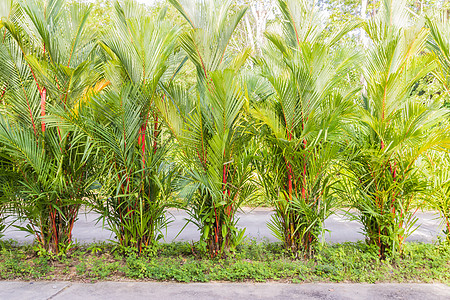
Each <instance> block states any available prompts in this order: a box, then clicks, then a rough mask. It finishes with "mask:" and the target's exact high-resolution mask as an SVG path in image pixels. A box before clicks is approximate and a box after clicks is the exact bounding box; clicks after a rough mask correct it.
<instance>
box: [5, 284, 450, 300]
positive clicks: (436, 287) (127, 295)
mask: <svg viewBox="0 0 450 300" xmlns="http://www.w3.org/2000/svg"><path fill="white" fill-rule="evenodd" d="M0 299H11V300H15V299H20V300H28V299H30V300H31V299H32V300H41V299H42V300H43V299H54V300H58V299H61V300H62V299H65V300H77V299H80V300H89V299H96V300H97V299H108V300H115V299H133V300H134V299H158V300H163V299H183V300H190V299H193V300H204V299H215V300H221V299H231V300H238V299H277V300H283V299H376V300H384V299H386V300H388V299H389V300H391V299H408V300H425V299H433V300H435V299H436V300H438V299H450V287H448V286H446V285H443V284H391V283H390V284H345V283H340V284H335V283H331V284H327V283H312V284H285V283H273V282H270V283H221V282H212V283H189V284H183V283H168V282H98V283H94V284H89V283H70V282H12V281H3V282H0Z"/></svg>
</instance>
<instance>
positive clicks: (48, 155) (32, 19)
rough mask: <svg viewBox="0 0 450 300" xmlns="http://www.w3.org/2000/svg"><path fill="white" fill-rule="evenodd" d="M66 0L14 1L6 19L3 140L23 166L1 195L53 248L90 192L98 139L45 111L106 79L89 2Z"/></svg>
mask: <svg viewBox="0 0 450 300" xmlns="http://www.w3.org/2000/svg"><path fill="white" fill-rule="evenodd" d="M64 4H65V2H64V1H60V0H55V1H48V2H46V3H43V2H41V1H32V0H30V1H24V2H14V3H13V4H12V5H11V6H10V11H9V18H5V19H2V23H1V24H2V27H4V28H3V39H2V42H1V44H0V65H1V72H0V82H1V83H0V85H1V86H2V87H3V94H2V105H4V107H5V108H6V109H5V112H4V113H2V114H1V116H0V143H2V145H3V146H2V151H3V154H4V155H2V159H5V158H6V159H7V160H9V161H10V162H11V165H12V169H13V171H14V172H16V173H17V174H18V178H17V183H18V184H16V185H9V186H8V188H3V189H2V195H1V196H2V198H4V199H7V200H8V201H10V204H11V206H13V207H14V210H15V212H16V213H17V214H18V215H19V216H20V218H24V219H26V220H27V221H28V222H29V225H27V226H25V227H23V226H22V227H21V230H24V231H27V232H29V233H30V234H32V235H35V236H36V239H37V240H38V242H39V243H40V244H41V245H42V247H44V248H45V249H46V250H48V251H50V252H52V253H58V251H59V249H60V248H61V247H62V248H66V247H67V245H68V244H70V242H71V231H72V228H73V223H74V222H75V220H76V218H77V214H78V209H79V207H80V204H81V200H82V198H84V197H90V195H91V183H92V177H91V176H89V175H90V173H89V169H90V165H91V163H92V161H91V160H90V159H89V158H90V153H91V151H92V148H91V146H92V144H91V143H90V141H89V140H86V139H84V138H83V136H82V135H80V132H78V131H70V130H64V129H62V128H60V127H59V126H58V124H54V126H52V125H50V124H48V123H47V120H46V118H47V117H48V115H49V107H59V108H60V109H62V110H64V109H67V108H69V107H72V106H74V105H76V103H77V102H78V101H80V100H81V99H82V98H83V97H84V96H85V94H86V91H87V90H88V89H89V87H90V86H91V85H93V84H95V83H96V82H97V81H98V79H99V75H98V72H97V71H96V70H95V65H94V64H93V62H92V61H91V58H92V56H91V53H92V51H93V47H94V36H93V35H92V34H91V32H87V31H85V30H84V24H85V22H86V19H87V18H88V16H89V11H90V9H89V7H88V6H85V5H81V4H74V5H70V6H65V5H64ZM44 12H45V13H44ZM10 168H11V167H10ZM3 187H4V186H3Z"/></svg>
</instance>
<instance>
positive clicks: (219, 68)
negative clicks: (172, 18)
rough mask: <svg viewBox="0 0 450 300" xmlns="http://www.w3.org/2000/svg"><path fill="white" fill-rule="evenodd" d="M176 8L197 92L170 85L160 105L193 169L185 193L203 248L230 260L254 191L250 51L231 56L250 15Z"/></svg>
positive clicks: (227, 6) (210, 6) (224, 8)
mask: <svg viewBox="0 0 450 300" xmlns="http://www.w3.org/2000/svg"><path fill="white" fill-rule="evenodd" d="M170 2H171V3H172V5H174V7H175V8H176V9H178V10H179V12H180V13H181V14H182V15H183V17H184V18H185V19H186V20H187V22H188V23H189V26H190V27H191V28H190V29H187V30H186V31H185V32H184V33H182V34H181V36H180V43H181V47H182V49H183V50H184V51H185V53H186V54H187V56H188V57H189V58H190V60H191V62H192V63H193V64H194V66H195V68H196V71H197V83H196V85H195V87H194V88H193V89H192V90H185V89H182V88H180V87H177V86H176V85H173V84H170V85H166V91H167V97H166V98H165V99H162V101H159V103H158V107H159V111H160V112H161V114H162V116H163V117H164V120H165V122H166V123H167V125H168V127H169V128H170V130H171V132H172V134H173V135H174V136H175V138H176V139H177V142H178V145H179V146H178V147H179V151H180V153H179V157H180V159H179V160H180V164H181V165H182V166H183V167H184V170H185V173H184V176H183V178H182V179H181V180H180V181H179V185H180V187H181V194H180V195H182V196H186V197H187V199H188V205H189V209H190V211H189V212H190V214H191V217H192V218H191V221H192V222H194V223H195V224H196V225H197V226H198V228H199V229H200V235H201V236H200V246H201V247H202V248H203V249H205V250H207V251H208V252H209V254H210V255H211V256H222V255H225V254H226V253H227V252H228V251H233V250H234V248H235V247H236V245H237V244H238V243H239V242H240V241H241V240H242V238H243V235H244V231H243V230H238V229H237V227H236V222H237V220H236V218H235V213H236V211H237V210H238V209H239V206H240V204H241V203H242V200H243V199H245V198H246V197H247V196H248V195H249V194H250V193H251V191H252V189H253V185H252V184H250V181H251V177H252V173H251V172H252V168H251V164H250V162H251V153H249V151H248V149H246V148H245V145H246V144H247V141H248V139H249V135H248V134H247V132H246V122H245V114H244V112H243V106H244V103H245V98H244V90H243V85H242V83H241V81H240V79H239V73H240V72H239V71H240V69H241V68H242V65H243V64H244V62H245V61H246V58H247V57H248V55H249V52H248V51H244V52H243V53H241V54H240V55H232V54H231V53H229V52H227V45H228V42H229V40H230V38H231V35H232V34H233V31H234V29H235V28H236V26H237V24H238V23H239V21H240V20H241V18H242V16H243V15H244V13H245V9H242V10H239V11H237V12H233V11H231V2H230V1H224V2H222V3H219V2H216V1H196V2H195V3H191V2H189V5H184V6H182V5H181V4H180V3H179V2H178V1H176V0H174V1H170Z"/></svg>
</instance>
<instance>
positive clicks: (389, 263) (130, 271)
mask: <svg viewBox="0 0 450 300" xmlns="http://www.w3.org/2000/svg"><path fill="white" fill-rule="evenodd" d="M36 253H37V252H36V249H35V248H33V246H29V245H28V246H19V245H17V244H16V243H14V242H5V243H3V246H2V248H1V250H0V279H2V280H68V281H83V282H84V281H99V280H130V279H131V280H157V281H178V282H208V281H256V282H264V281H268V280H270V281H282V282H294V283H298V282H369V283H375V282H442V283H446V284H450V246H449V245H448V244H443V243H437V244H423V243H407V244H406V245H405V251H404V254H403V255H402V257H399V258H396V259H386V260H384V261H380V260H379V259H378V256H377V254H376V251H375V250H374V249H372V248H369V247H368V246H367V245H366V244H364V243H361V242H358V243H343V244H333V245H325V246H323V247H322V249H319V250H318V252H317V254H316V255H315V257H314V258H313V259H309V260H296V259H293V258H292V257H291V256H290V254H288V253H286V252H285V251H284V250H283V249H282V247H281V245H280V244H277V243H256V242H254V241H250V242H246V243H244V244H243V245H241V246H240V247H239V248H238V250H237V252H236V253H235V254H234V256H230V257H228V258H226V259H210V258H208V257H205V256H204V255H201V254H200V253H198V252H197V250H196V249H195V247H193V246H192V245H191V244H188V243H172V244H162V245H160V246H159V249H158V251H157V252H156V254H154V255H153V256H151V257H149V256H146V257H145V256H136V255H135V254H134V253H132V252H131V253H128V254H127V255H122V254H119V252H118V251H116V250H115V248H114V246H113V245H111V244H105V243H102V244H91V245H84V246H80V245H75V246H74V247H73V248H72V249H71V251H70V252H69V253H68V254H66V255H65V256H59V257H53V258H52V257H48V256H39V255H37V254H36Z"/></svg>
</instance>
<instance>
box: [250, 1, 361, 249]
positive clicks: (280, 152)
mask: <svg viewBox="0 0 450 300" xmlns="http://www.w3.org/2000/svg"><path fill="white" fill-rule="evenodd" d="M279 8H280V10H281V12H282V15H283V20H284V22H283V35H278V34H276V33H267V37H268V39H269V41H270V42H271V44H270V45H269V47H268V49H267V50H266V53H265V54H266V55H264V56H263V59H261V60H260V61H259V65H260V68H261V74H262V76H263V77H264V79H265V80H266V81H265V83H266V84H268V87H267V89H268V90H269V91H270V92H271V94H269V96H268V97H266V98H262V99H260V97H259V94H260V93H259V92H258V91H252V93H253V94H252V95H256V97H252V98H254V99H252V102H253V103H252V104H253V106H254V109H253V110H252V115H253V116H254V117H255V118H256V119H257V120H259V121H260V124H261V125H260V126H261V127H262V128H261V129H262V130H261V132H262V133H263V134H262V135H261V145H262V150H259V151H258V152H259V158H260V163H259V164H258V171H259V172H258V173H259V176H260V184H261V186H263V187H264V189H265V193H266V195H265V197H266V198H267V199H268V201H269V202H270V203H271V205H272V206H274V208H275V211H276V215H275V217H274V219H273V222H272V224H271V229H272V230H273V231H274V233H275V235H276V236H277V237H278V238H279V239H280V240H282V241H283V242H284V244H285V247H286V248H287V249H290V250H291V251H292V252H293V253H296V254H297V253H303V255H306V256H310V255H312V253H313V252H314V248H315V247H316V245H317V242H318V237H319V234H320V233H322V230H323V222H324V220H325V219H326V218H327V217H328V216H329V215H330V214H331V209H332V208H333V206H334V205H335V201H334V196H333V195H332V192H331V190H330V187H331V186H332V184H333V178H334V177H335V175H336V171H337V170H338V169H339V166H338V165H337V160H336V159H337V158H338V154H339V150H340V149H339V148H340V147H341V146H342V144H341V143H340V141H339V139H340V137H339V135H340V134H342V132H341V127H342V123H343V122H345V121H347V120H348V119H349V117H350V115H351V114H350V110H351V107H352V102H351V99H352V97H353V96H354V92H352V91H344V90H343V89H340V85H341V84H342V83H344V82H345V77H343V75H344V74H345V73H347V72H349V71H350V70H351V69H352V67H353V66H352V63H353V61H354V60H355V56H354V55H353V54H351V53H349V52H348V51H346V50H345V49H344V48H341V49H339V50H335V49H333V47H334V45H335V44H336V42H337V41H338V40H339V39H340V37H342V36H343V35H344V34H346V33H347V32H348V31H349V30H351V29H352V28H354V26H355V25H352V24H347V25H346V26H344V28H342V29H341V30H339V31H337V32H334V33H333V34H332V35H328V33H327V32H325V26H326V23H324V22H323V20H322V19H323V16H322V13H321V12H320V11H318V8H317V7H315V6H312V5H311V4H310V3H309V2H308V1H300V2H299V1H279ZM256 88H257V89H261V87H259V86H256Z"/></svg>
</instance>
